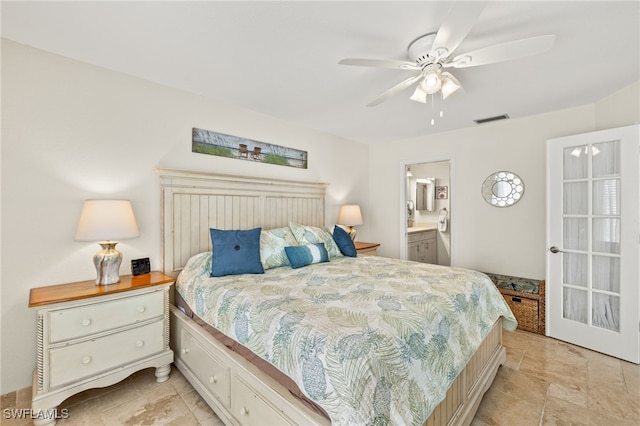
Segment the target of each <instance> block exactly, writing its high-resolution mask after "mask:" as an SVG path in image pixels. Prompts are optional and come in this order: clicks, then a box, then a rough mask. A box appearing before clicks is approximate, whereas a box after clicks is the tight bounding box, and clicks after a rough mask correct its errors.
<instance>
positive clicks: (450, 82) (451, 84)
mask: <svg viewBox="0 0 640 426" xmlns="http://www.w3.org/2000/svg"><path fill="white" fill-rule="evenodd" d="M441 80H442V87H441V88H440V91H441V92H442V99H447V97H449V95H451V94H452V93H453V92H455V91H456V90H458V89H459V88H461V87H462V85H460V82H459V81H458V80H457V79H456V78H455V77H454V76H453V75H451V74H449V73H448V72H443V73H442V77H441Z"/></svg>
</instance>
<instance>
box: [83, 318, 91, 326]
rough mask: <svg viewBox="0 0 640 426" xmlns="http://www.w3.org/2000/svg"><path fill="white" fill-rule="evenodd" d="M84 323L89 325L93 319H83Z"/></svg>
mask: <svg viewBox="0 0 640 426" xmlns="http://www.w3.org/2000/svg"><path fill="white" fill-rule="evenodd" d="M82 325H83V326H85V327H88V326H90V325H91V320H90V319H89V318H85V319H83V320H82Z"/></svg>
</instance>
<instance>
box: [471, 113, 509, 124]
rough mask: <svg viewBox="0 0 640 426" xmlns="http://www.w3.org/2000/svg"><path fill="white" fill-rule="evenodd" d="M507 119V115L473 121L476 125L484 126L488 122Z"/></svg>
mask: <svg viewBox="0 0 640 426" xmlns="http://www.w3.org/2000/svg"><path fill="white" fill-rule="evenodd" d="M508 118H509V115H508V114H502V115H496V116H495V117H487V118H478V119H477V120H473V122H474V123H476V124H484V123H488V122H490V121H498V120H506V119H508Z"/></svg>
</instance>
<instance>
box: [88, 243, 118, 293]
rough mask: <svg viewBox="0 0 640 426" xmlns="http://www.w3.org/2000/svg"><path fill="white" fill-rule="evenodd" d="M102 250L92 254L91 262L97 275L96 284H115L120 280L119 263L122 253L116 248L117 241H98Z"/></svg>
mask: <svg viewBox="0 0 640 426" xmlns="http://www.w3.org/2000/svg"><path fill="white" fill-rule="evenodd" d="M98 244H100V247H102V250H100V251H99V252H97V253H96V254H95V255H94V256H93V264H94V265H95V267H96V272H97V274H98V276H97V277H96V285H107V284H115V283H118V282H120V264H121V263H122V253H120V252H119V251H118V250H116V244H118V241H102V242H99V243H98Z"/></svg>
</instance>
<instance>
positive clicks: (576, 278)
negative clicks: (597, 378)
mask: <svg viewBox="0 0 640 426" xmlns="http://www.w3.org/2000/svg"><path fill="white" fill-rule="evenodd" d="M639 146H640V126H637V125H635V126H628V127H622V128H618V129H611V130H604V131H599V132H593V133H587V134H582V135H575V136H569V137H563V138H558V139H552V140H549V141H547V277H546V280H547V324H546V327H547V333H548V335H549V336H551V337H554V338H557V339H560V340H564V341H566V342H570V343H574V344H576V345H579V346H583V347H586V348H589V349H593V350H595V351H598V352H602V353H606V354H609V355H612V356H615V357H618V358H621V359H625V360H627V361H631V362H635V363H639V362H640V330H639V327H640V323H639V316H640V314H639V312H638V311H639V309H640V292H639V289H638V288H639V287H640V282H639V281H640V266H639V265H640V248H639V247H640V241H639V239H640V225H639V221H640V201H639V196H640V172H639V171H638V169H639V164H640V149H639Z"/></svg>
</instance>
